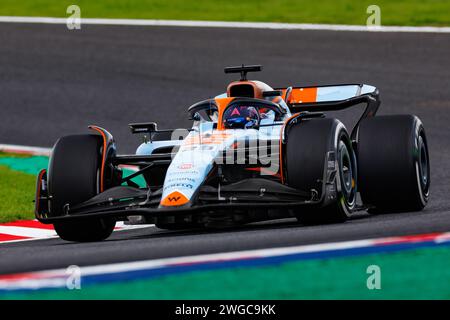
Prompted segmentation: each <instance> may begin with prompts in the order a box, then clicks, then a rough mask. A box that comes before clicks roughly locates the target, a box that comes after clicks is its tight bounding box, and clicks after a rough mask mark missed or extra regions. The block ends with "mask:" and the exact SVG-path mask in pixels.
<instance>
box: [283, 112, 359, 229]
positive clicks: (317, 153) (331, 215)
mask: <svg viewBox="0 0 450 320" xmlns="http://www.w3.org/2000/svg"><path fill="white" fill-rule="evenodd" d="M286 137H287V144H286V153H285V156H286V171H287V173H286V175H287V184H288V185H289V186H291V187H293V188H296V189H299V190H304V191H311V190H315V191H316V192H317V194H318V196H321V195H320V193H321V192H322V188H323V184H324V183H325V181H324V180H326V179H331V180H332V183H331V184H328V186H329V187H331V188H334V192H333V194H334V196H333V197H334V198H333V199H328V198H327V197H328V196H329V195H330V194H331V192H330V190H326V191H325V192H326V194H325V195H323V198H324V201H325V202H326V204H325V206H324V207H320V208H316V209H313V210H311V209H308V208H306V207H305V208H299V209H296V211H295V215H296V216H297V218H298V220H299V221H300V222H302V223H305V224H319V223H333V222H343V221H345V220H347V218H348V217H349V216H350V214H351V212H352V211H353V209H354V207H355V204H356V181H357V165H356V156H355V152H354V151H353V148H352V143H351V141H350V138H349V135H348V133H347V130H346V129H345V127H344V125H343V124H342V123H341V122H340V121H338V120H337V119H332V118H325V119H312V120H306V121H301V122H298V123H295V124H293V125H292V126H290V127H288V128H287V132H286ZM330 163H332V164H333V170H335V178H333V177H327V176H326V173H327V169H328V166H329V165H330ZM333 181H335V182H333Z"/></svg>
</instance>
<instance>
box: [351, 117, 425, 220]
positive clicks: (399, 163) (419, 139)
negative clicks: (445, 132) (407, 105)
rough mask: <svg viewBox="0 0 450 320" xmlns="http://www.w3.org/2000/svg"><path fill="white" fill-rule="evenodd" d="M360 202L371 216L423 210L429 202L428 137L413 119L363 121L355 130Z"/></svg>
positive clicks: (384, 118) (392, 118)
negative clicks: (356, 132)
mask: <svg viewBox="0 0 450 320" xmlns="http://www.w3.org/2000/svg"><path fill="white" fill-rule="evenodd" d="M358 165H359V173H360V174H359V178H360V182H359V186H360V192H361V199H362V201H363V203H364V204H366V205H369V206H372V207H373V208H372V209H371V210H370V211H371V212H373V213H385V212H403V211H419V210H422V209H423V208H424V207H425V206H426V204H427V202H428V198H429V193H430V192H429V190H430V161H429V154H428V145H427V137H426V135H425V129H424V127H423V124H422V122H421V121H420V119H419V118H418V117H416V116H413V115H389V116H377V117H374V118H370V119H365V120H363V121H362V122H361V126H360V128H359V130H358Z"/></svg>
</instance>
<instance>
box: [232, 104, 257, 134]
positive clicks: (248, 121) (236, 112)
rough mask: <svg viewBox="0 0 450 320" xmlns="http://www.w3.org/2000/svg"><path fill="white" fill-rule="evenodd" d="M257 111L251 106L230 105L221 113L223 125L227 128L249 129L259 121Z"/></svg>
mask: <svg viewBox="0 0 450 320" xmlns="http://www.w3.org/2000/svg"><path fill="white" fill-rule="evenodd" d="M259 119H260V116H259V112H258V110H257V109H256V108H255V107H252V106H232V107H230V108H228V109H227V110H225V112H224V115H223V121H224V127H225V128H227V129H250V128H255V127H256V126H257V125H258V123H259Z"/></svg>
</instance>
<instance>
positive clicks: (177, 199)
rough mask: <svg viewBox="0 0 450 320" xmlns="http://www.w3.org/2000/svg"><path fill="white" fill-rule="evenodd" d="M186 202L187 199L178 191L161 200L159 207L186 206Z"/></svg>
mask: <svg viewBox="0 0 450 320" xmlns="http://www.w3.org/2000/svg"><path fill="white" fill-rule="evenodd" d="M188 202H189V199H188V198H186V196H185V195H184V194H182V193H181V192H178V191H174V192H172V193H171V194H169V195H168V196H167V197H165V198H164V199H162V200H161V205H162V206H165V207H174V206H182V205H183V204H186V203H188Z"/></svg>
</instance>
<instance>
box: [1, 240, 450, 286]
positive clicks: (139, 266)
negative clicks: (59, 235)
mask: <svg viewBox="0 0 450 320" xmlns="http://www.w3.org/2000/svg"><path fill="white" fill-rule="evenodd" d="M425 236H427V235H425ZM438 239H441V240H440V241H438ZM442 239H445V242H448V241H450V233H448V232H446V233H441V234H438V235H435V237H434V239H430V237H429V236H428V237H424V238H423V239H419V238H417V239H410V238H409V237H402V236H400V237H389V238H378V239H364V240H353V241H344V242H331V243H323V244H313V245H301V246H294V247H283V248H273V249H257V250H246V251H234V252H229V253H213V254H205V255H197V256H185V257H175V258H164V259H155V260H146V261H136V262H125V263H114V264H104V265H96V266H86V267H81V275H82V276H83V277H86V276H96V275H104V274H118V273H124V272H130V271H139V270H149V269H160V268H165V267H171V266H183V265H184V264H188V265H190V264H193V263H194V264H195V263H208V262H224V261H232V260H236V259H239V260H240V259H260V258H268V257H276V256H285V255H292V254H302V253H312V252H323V251H331V250H333V251H334V250H343V251H345V250H349V249H355V248H364V247H371V246H375V245H377V244H379V243H383V244H384V245H389V244H395V243H396V242H397V241H401V240H404V241H406V242H422V241H430V240H431V241H435V242H437V243H439V242H442ZM66 278H67V273H66V269H53V270H45V271H38V272H32V273H25V274H22V275H17V277H13V278H11V279H7V278H6V279H1V278H0V290H17V289H40V288H52V287H64V286H65V285H66Z"/></svg>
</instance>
